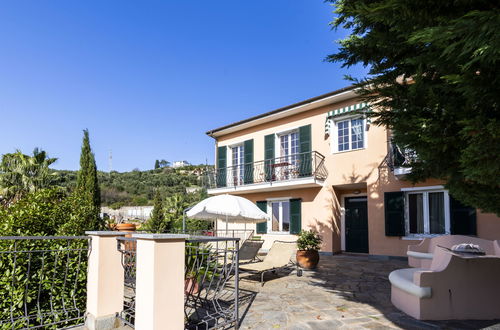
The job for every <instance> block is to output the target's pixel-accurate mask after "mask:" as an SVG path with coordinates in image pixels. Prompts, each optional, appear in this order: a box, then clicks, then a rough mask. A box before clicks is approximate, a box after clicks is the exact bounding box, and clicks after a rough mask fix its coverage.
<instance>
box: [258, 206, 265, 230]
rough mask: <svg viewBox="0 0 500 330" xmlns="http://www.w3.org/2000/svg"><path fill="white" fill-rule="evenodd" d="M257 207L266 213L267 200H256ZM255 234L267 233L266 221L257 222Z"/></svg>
mask: <svg viewBox="0 0 500 330" xmlns="http://www.w3.org/2000/svg"><path fill="white" fill-rule="evenodd" d="M257 207H258V208H259V209H261V210H262V211H263V212H266V213H267V201H258V202H257ZM257 234H267V221H266V222H261V223H258V224H257Z"/></svg>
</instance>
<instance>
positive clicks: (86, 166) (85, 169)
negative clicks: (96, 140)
mask: <svg viewBox="0 0 500 330" xmlns="http://www.w3.org/2000/svg"><path fill="white" fill-rule="evenodd" d="M76 188H77V189H80V190H82V191H85V192H87V193H89V194H90V195H91V198H92V203H93V205H95V206H97V207H100V206H101V192H100V188H99V182H98V180H97V166H96V164H95V158H94V154H93V153H92V149H91V148H90V140H89V131H88V130H84V131H83V142H82V151H81V154H80V170H79V171H78V176H77V179H76Z"/></svg>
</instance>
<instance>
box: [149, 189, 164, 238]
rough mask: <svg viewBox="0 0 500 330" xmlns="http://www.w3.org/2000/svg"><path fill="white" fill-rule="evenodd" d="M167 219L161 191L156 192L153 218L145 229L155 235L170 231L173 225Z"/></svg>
mask: <svg viewBox="0 0 500 330" xmlns="http://www.w3.org/2000/svg"><path fill="white" fill-rule="evenodd" d="M168 222H169V221H166V219H165V209H164V207H163V200H162V198H161V193H160V191H159V190H157V191H156V194H155V198H154V206H153V211H152V212H151V218H149V220H148V221H147V222H146V223H145V224H144V228H145V229H146V230H148V231H152V232H153V233H163V232H166V231H168V229H170V227H171V225H170V223H168Z"/></svg>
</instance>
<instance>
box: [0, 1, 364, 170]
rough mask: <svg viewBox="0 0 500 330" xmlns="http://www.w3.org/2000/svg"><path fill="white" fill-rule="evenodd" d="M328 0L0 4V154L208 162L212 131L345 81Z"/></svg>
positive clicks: (137, 163)
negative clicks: (83, 148) (86, 150)
mask: <svg viewBox="0 0 500 330" xmlns="http://www.w3.org/2000/svg"><path fill="white" fill-rule="evenodd" d="M332 10H333V8H332V7H331V6H330V5H329V4H325V3H324V2H323V1H321V0H273V1H269V0H257V1H234V0H231V1H229V0H228V1H226V0H218V1H212V2H206V1H196V0H193V1H181V0H176V1H167V0H163V1H152V0H147V1H123V0H121V1H117V0H116V1H111V0H110V1H93V0H92V1H91V0H85V1H67V0H59V1H57V0H51V1H37V0H32V1H23V0H17V1H3V2H0V31H2V32H1V33H0V45H1V46H0V115H1V117H0V118H1V119H0V120H1V123H2V124H1V126H0V127H1V128H0V153H1V154H3V153H6V152H13V151H14V150H15V149H21V150H22V151H23V152H25V153H29V152H31V150H32V149H33V148H34V147H41V148H43V149H44V150H46V151H48V152H49V155H50V156H52V157H57V158H59V160H58V162H57V163H56V164H55V166H54V167H55V168H60V169H78V166H79V153H80V145H81V138H82V130H83V129H84V128H88V129H89V131H90V137H91V144H92V148H93V150H94V153H95V155H96V161H97V166H98V168H99V169H100V170H104V171H107V170H108V155H109V151H110V150H111V151H112V154H113V170H117V171H128V170H132V169H134V168H139V169H142V170H144V169H150V168H152V166H153V165H154V160H155V159H167V160H169V161H173V160H180V159H186V160H188V161H190V162H192V163H205V160H206V159H208V162H209V163H213V157H214V155H213V150H214V149H213V140H212V139H211V138H209V137H207V136H206V135H205V134H204V132H205V131H207V130H209V129H212V128H216V127H219V126H222V125H225V124H228V123H231V122H234V121H237V120H241V119H244V118H247V117H249V116H253V115H257V114H259V113H262V112H266V111H270V110H273V109H275V108H278V107H282V106H285V105H288V104H291V103H294V102H297V101H301V100H303V99H306V98H309V97H313V96H317V95H320V94H322V93H326V92H329V91H332V90H335V89H338V88H341V87H344V86H346V85H348V82H346V81H345V80H343V76H344V74H346V73H350V74H353V75H354V76H360V75H362V74H364V72H365V70H364V69H363V68H350V69H341V68H340V65H338V64H332V63H327V62H324V61H323V59H324V58H325V56H327V55H328V54H330V53H332V52H334V51H335V49H336V46H335V40H338V39H340V38H342V37H344V36H345V35H346V34H347V33H346V32H345V31H337V32H335V31H331V30H330V27H329V25H328V23H329V22H330V21H331V20H332V17H333V13H332Z"/></svg>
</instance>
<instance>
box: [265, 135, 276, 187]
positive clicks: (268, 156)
mask: <svg viewBox="0 0 500 330" xmlns="http://www.w3.org/2000/svg"><path fill="white" fill-rule="evenodd" d="M274 157H275V156H274V134H269V135H266V136H264V159H265V161H264V167H265V173H266V181H270V180H271V179H272V177H273V169H272V167H271V165H272V164H274Z"/></svg>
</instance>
